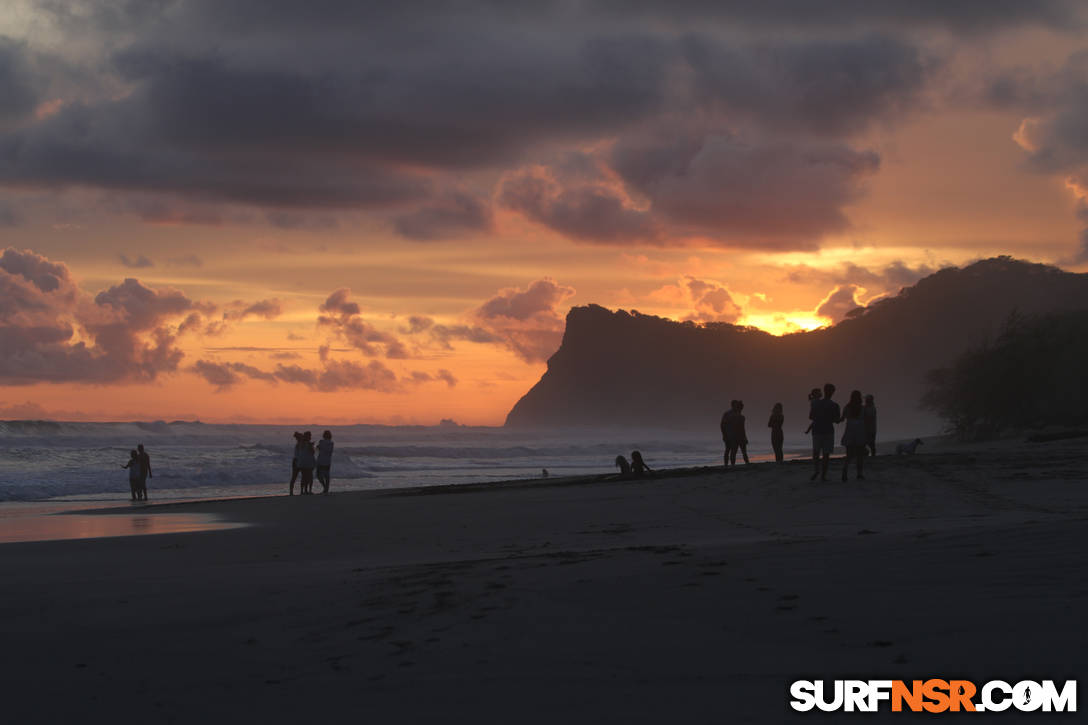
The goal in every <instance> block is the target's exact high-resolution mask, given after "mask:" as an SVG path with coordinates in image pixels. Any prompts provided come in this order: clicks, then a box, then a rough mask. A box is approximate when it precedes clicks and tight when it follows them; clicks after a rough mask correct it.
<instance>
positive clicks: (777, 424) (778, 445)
mask: <svg viewBox="0 0 1088 725" xmlns="http://www.w3.org/2000/svg"><path fill="white" fill-rule="evenodd" d="M785 421H786V417H785V416H784V415H783V414H782V404H781V403H775V404H774V407H773V408H771V418H770V420H768V421H767V427H768V428H770V429H771V448H772V449H773V450H774V460H775V462H776V463H781V462H782V441H783V440H785V435H784V434H783V433H782V424H783V423H784V422H785Z"/></svg>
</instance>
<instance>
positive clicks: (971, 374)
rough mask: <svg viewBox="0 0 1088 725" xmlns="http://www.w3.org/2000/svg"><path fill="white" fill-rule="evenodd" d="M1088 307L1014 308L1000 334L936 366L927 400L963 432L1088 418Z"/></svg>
mask: <svg viewBox="0 0 1088 725" xmlns="http://www.w3.org/2000/svg"><path fill="white" fill-rule="evenodd" d="M1086 370H1088V310H1076V311H1071V312H1061V313H1056V314H1052V315H1046V316H1035V317H1022V316H1019V315H1017V314H1015V313H1014V314H1013V315H1011V316H1010V318H1009V320H1008V321H1007V322H1006V324H1005V326H1004V328H1003V329H1002V331H1001V333H1000V335H998V337H997V338H996V339H994V340H992V341H987V342H984V343H982V344H980V345H978V346H976V347H974V348H971V349H970V350H968V351H967V352H965V353H964V354H963V355H961V356H960V357H959V358H958V359H957V360H956V362H954V363H953V364H952V365H951V366H949V367H945V368H940V369H937V370H932V371H930V372H929V373H928V374H927V376H926V384H927V390H926V392H925V394H924V395H923V398H922V406H923V407H925V408H928V409H930V410H932V411H934V412H935V413H937V414H938V415H939V416H941V417H942V418H944V419H945V421H947V423H948V426H949V429H950V430H951V431H952V432H954V433H957V434H959V435H961V436H964V437H971V438H975V437H985V436H988V435H993V434H996V433H999V432H1001V431H1003V430H1009V429H1023V428H1037V427H1041V426H1046V425H1079V424H1088V375H1086Z"/></svg>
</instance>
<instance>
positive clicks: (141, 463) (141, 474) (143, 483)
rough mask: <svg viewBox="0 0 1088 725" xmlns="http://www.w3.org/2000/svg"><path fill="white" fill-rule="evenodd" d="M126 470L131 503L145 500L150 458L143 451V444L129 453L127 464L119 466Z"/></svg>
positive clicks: (149, 473)
mask: <svg viewBox="0 0 1088 725" xmlns="http://www.w3.org/2000/svg"><path fill="white" fill-rule="evenodd" d="M121 468H127V469H128V487H129V489H130V490H131V491H132V500H133V501H146V500H147V479H149V478H153V476H152V475H151V456H149V455H147V451H145V450H144V444H143V443H140V444H139V445H137V446H136V450H134V451H129V459H128V463H126V464H125V465H123V466H121Z"/></svg>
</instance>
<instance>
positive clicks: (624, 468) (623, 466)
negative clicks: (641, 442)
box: [616, 456, 631, 476]
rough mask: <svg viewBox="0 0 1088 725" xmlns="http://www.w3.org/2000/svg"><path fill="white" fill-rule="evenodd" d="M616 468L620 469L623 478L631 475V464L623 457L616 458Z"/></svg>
mask: <svg viewBox="0 0 1088 725" xmlns="http://www.w3.org/2000/svg"><path fill="white" fill-rule="evenodd" d="M616 466H618V467H619V469H620V475H621V476H630V475H631V464H630V463H628V462H627V459H626V458H624V457H623V456H616Z"/></svg>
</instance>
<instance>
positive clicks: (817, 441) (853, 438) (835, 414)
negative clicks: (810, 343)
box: [805, 383, 876, 481]
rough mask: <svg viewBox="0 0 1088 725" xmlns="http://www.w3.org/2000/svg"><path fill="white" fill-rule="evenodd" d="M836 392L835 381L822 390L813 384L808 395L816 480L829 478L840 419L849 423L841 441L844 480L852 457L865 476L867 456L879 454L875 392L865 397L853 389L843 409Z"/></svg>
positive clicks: (859, 476)
mask: <svg viewBox="0 0 1088 725" xmlns="http://www.w3.org/2000/svg"><path fill="white" fill-rule="evenodd" d="M834 395H835V386H834V385H832V384H831V383H827V384H826V385H824V387H823V390H822V391H821V390H820V389H819V388H813V389H812V392H811V393H809V395H808V399H809V413H808V417H809V418H810V419H811V420H812V424H811V425H809V430H810V431H812V464H813V471H812V478H811V479H810V480H813V481H815V480H816V477H817V476H819V477H820V480H821V481H826V480H827V468H828V464H829V463H830V460H831V453H832V452H833V451H834V450H835V424H837V423H846V428H845V430H843V434H842V439H841V441H840V443H842V445H843V447H845V448H846V458H845V460H844V461H843V466H842V480H843V481H845V480H846V478H847V472H848V471H849V469H850V461H855V462H856V466H857V477H858V478H859V479H862V480H864V479H865V475H864V468H865V457H866V456H867V455H873V456H875V455H876V401H875V400H874V398H873V396H872V395H866V396H865V398H864V400H863V399H862V396H861V391H860V390H854V391H852V392H851V393H850V402H848V403H847V404H846V406H845V407H843V408H841V409H840V408H839V404H838V403H836V402H835V401H834V400H832V399H831V398H832V397H833V396H834ZM805 432H806V433H807V432H808V431H805Z"/></svg>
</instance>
